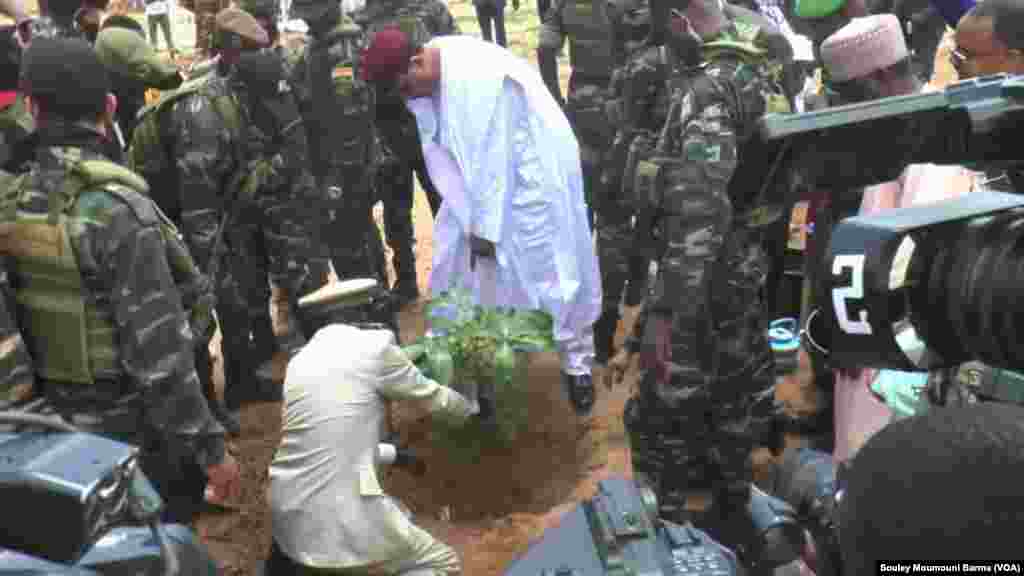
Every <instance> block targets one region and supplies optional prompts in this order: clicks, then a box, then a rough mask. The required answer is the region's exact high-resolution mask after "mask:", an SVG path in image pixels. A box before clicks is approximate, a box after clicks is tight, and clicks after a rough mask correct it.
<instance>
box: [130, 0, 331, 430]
mask: <svg viewBox="0 0 1024 576" xmlns="http://www.w3.org/2000/svg"><path fill="white" fill-rule="evenodd" d="M217 26H218V42H219V48H218V49H219V52H220V57H221V59H220V61H219V63H218V69H217V72H216V73H215V74H210V75H206V76H203V77H201V78H199V79H196V80H194V81H191V82H189V83H186V84H185V85H183V86H182V88H181V89H179V91H178V93H176V94H170V95H167V96H165V98H167V100H165V101H163V102H161V103H157V104H155V105H154V106H153V107H152V108H150V109H148V110H144V111H143V113H142V115H141V116H140V123H139V127H137V128H136V133H135V136H134V139H133V144H132V150H131V157H132V164H133V166H137V167H138V168H137V169H138V170H139V171H140V172H141V173H143V174H144V175H146V176H147V178H149V179H150V181H161V180H162V181H174V182H175V186H174V190H173V191H172V192H173V195H174V196H176V197H172V198H167V199H165V202H167V203H168V204H170V205H175V209H176V217H177V218H178V219H180V221H181V227H182V230H183V232H184V234H185V238H186V240H187V242H188V244H189V248H190V250H191V251H192V253H193V255H194V256H195V258H196V261H197V262H198V263H199V265H200V266H202V267H203V269H208V268H209V266H210V264H209V263H210V260H211V258H215V257H218V256H219V255H218V254H213V253H212V251H213V250H214V248H215V246H214V243H215V241H216V240H217V233H218V231H219V230H220V229H221V228H222V227H223V226H224V224H223V223H224V222H225V218H228V219H230V220H231V223H230V224H231V225H230V226H228V227H227V229H226V230H225V231H224V236H223V238H224V243H223V244H222V245H221V249H223V250H224V251H225V252H226V253H227V255H226V258H225V260H226V261H225V262H224V264H223V266H222V269H223V274H221V275H220V276H219V277H218V278H216V281H217V282H218V285H217V289H218V294H217V301H218V307H217V316H218V319H219V320H220V323H221V334H222V336H223V340H222V341H221V350H222V352H223V357H224V378H225V401H226V403H227V404H228V408H229V409H232V410H235V409H237V408H239V406H240V404H241V402H242V399H243V396H248V394H246V393H247V392H248V391H247V390H245V387H246V386H251V385H252V379H253V376H254V369H255V368H256V365H255V362H254V361H253V360H254V358H253V357H252V355H251V354H250V348H249V344H250V334H251V332H252V326H251V325H250V322H249V318H250V316H249V310H250V308H251V307H252V305H251V304H250V303H249V302H248V295H249V294H248V290H247V288H248V287H252V286H254V285H256V284H257V283H259V282H263V283H266V281H267V273H268V271H269V276H270V281H271V282H272V283H273V284H274V285H275V286H277V287H278V288H279V289H280V290H281V292H282V294H283V299H284V302H283V303H282V304H285V305H283V306H282V307H281V308H282V310H280V312H282V314H283V316H284V320H285V321H284V322H283V323H282V324H283V326H281V330H282V331H281V332H279V333H278V334H277V340H278V348H279V349H280V350H282V351H285V352H291V351H294V350H297V349H298V348H299V347H301V346H302V345H303V344H304V343H305V337H304V335H303V333H302V330H301V327H300V323H299V322H298V320H297V318H296V316H295V311H296V310H297V299H298V298H299V297H300V296H301V295H303V294H305V293H308V292H311V291H313V290H315V289H317V288H319V287H320V285H321V282H320V280H321V279H319V278H314V277H312V276H311V275H310V274H309V266H308V257H309V254H310V253H311V251H313V250H314V246H313V244H312V242H313V238H311V237H310V231H311V230H315V229H316V227H317V226H318V222H319V219H318V214H316V213H315V212H314V210H313V209H314V207H315V199H316V186H315V185H314V182H313V178H312V175H311V174H310V173H309V170H308V168H307V165H306V161H307V156H306V154H307V150H306V139H305V134H304V131H303V130H302V129H301V119H300V118H299V115H298V110H297V108H296V107H295V104H294V101H293V100H292V98H291V94H290V92H287V91H285V92H282V90H286V89H287V87H288V84H287V82H286V81H285V78H284V64H283V62H282V61H281V59H280V57H279V56H278V55H277V54H276V53H274V52H272V51H264V50H261V48H262V47H263V46H266V44H267V41H268V37H267V34H266V32H265V31H264V30H263V29H262V28H261V27H260V26H259V24H258V23H257V22H256V20H255V19H254V18H253V17H252V16H251V15H249V14H248V13H246V12H244V11H242V10H239V9H237V8H229V9H227V10H223V11H221V12H220V13H219V14H218V15H217ZM147 114H152V115H154V116H153V117H152V120H151V124H147V119H146V115H147ZM151 127H159V128H152V129H151ZM154 132H155V133H154ZM153 150H170V151H171V153H170V154H159V153H155V154H154V153H152V151H153ZM168 170H169V172H168ZM254 244H262V250H261V251H260V252H258V253H251V252H250V251H249V250H250V249H251V247H252V246H253V245H254ZM260 257H262V258H265V259H266V261H265V263H263V264H258V263H257V264H256V265H253V262H252V260H253V259H254V258H260ZM260 305H261V306H266V305H267V302H266V301H265V300H264V301H263V302H262V303H260ZM264 383H265V382H264ZM270 392H272V391H270Z"/></svg>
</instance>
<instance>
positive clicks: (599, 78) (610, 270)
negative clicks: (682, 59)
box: [537, 0, 646, 403]
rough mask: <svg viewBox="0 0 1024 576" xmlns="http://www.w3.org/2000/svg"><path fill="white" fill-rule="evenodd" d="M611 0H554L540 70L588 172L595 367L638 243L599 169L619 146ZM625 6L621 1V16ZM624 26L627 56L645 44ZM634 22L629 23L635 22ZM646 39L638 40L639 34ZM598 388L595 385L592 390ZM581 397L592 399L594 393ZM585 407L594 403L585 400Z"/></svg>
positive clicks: (610, 334) (610, 335) (628, 213)
mask: <svg viewBox="0 0 1024 576" xmlns="http://www.w3.org/2000/svg"><path fill="white" fill-rule="evenodd" d="M613 7H614V5H612V4H611V3H608V2H607V0H554V2H553V3H552V5H551V8H550V9H549V10H548V12H547V13H546V14H544V15H543V21H542V25H541V32H540V38H539V46H538V47H537V64H538V66H539V67H540V73H541V76H542V77H543V79H544V83H545V84H546V85H547V87H548V90H550V91H551V94H552V95H553V96H554V97H555V100H557V101H558V102H559V103H560V104H561V105H562V107H563V108H564V109H565V111H566V115H567V116H568V118H569V122H570V123H571V124H572V127H573V130H574V131H575V132H576V138H577V140H579V147H580V160H581V165H582V169H583V191H584V196H585V198H586V202H587V206H588V211H587V215H588V217H589V219H590V223H591V226H592V227H593V228H595V232H596V236H597V254H598V261H599V264H600V268H601V276H602V277H601V290H602V294H604V298H603V302H604V304H603V306H604V310H603V311H602V314H601V317H600V318H599V319H598V321H597V322H596V323H595V324H594V345H595V350H594V352H595V356H594V362H595V363H596V364H599V365H603V364H607V362H608V360H609V358H610V357H611V353H612V350H611V348H612V341H613V339H614V337H615V327H616V326H617V324H618V321H619V302H620V300H621V297H622V292H623V288H624V285H625V282H626V276H627V273H628V271H627V270H626V268H627V264H626V261H627V260H628V255H627V252H628V251H629V248H630V246H631V245H632V242H631V240H632V235H631V230H632V216H633V212H632V210H630V209H629V208H628V207H627V206H624V205H623V203H622V202H621V201H620V199H619V198H618V194H616V193H617V192H618V190H613V189H612V188H611V187H607V186H604V185H603V182H602V177H601V170H602V167H603V166H604V162H605V160H607V158H606V151H607V150H608V148H609V147H610V146H611V144H612V141H613V137H614V134H613V130H614V126H613V124H612V122H611V121H610V119H609V118H608V115H607V111H606V102H607V101H608V99H609V92H608V87H609V83H610V81H611V77H612V72H613V70H614V69H615V66H616V65H617V64H621V63H622V62H621V60H620V61H619V62H617V61H616V59H615V52H616V50H615V49H614V47H613V42H612V27H611V22H610V20H609V14H608V11H609V8H613ZM626 8H627V5H626V3H625V2H623V9H622V13H623V14H626V12H627V10H626ZM622 22H623V24H622V25H621V26H620V27H619V31H621V33H622V38H621V42H622V44H623V48H622V50H623V51H624V50H625V44H626V42H628V41H634V42H635V41H637V40H640V39H642V35H643V34H645V32H646V31H645V30H642V27H641V28H640V30H641V31H640V32H639V34H638V32H637V28H638V27H637V26H630V25H629V24H627V23H626V21H622ZM630 24H631V22H630ZM638 35H639V36H640V38H637V36H638ZM567 36H568V38H569V58H570V60H571V63H572V76H571V77H570V78H569V93H568V95H567V98H566V99H563V98H562V90H561V88H560V87H559V83H558V62H557V57H558V53H559V52H561V49H562V44H563V42H564V41H565V38H566V37H567ZM588 385H589V386H590V387H591V388H592V384H588ZM580 392H581V393H582V394H584V395H586V394H589V395H590V396H593V390H592V389H591V390H589V391H588V390H586V389H583V390H581V391H580ZM581 402H584V403H587V402H592V399H591V400H587V399H586V398H584V399H582V400H581Z"/></svg>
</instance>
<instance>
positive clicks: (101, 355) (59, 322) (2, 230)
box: [0, 160, 194, 385]
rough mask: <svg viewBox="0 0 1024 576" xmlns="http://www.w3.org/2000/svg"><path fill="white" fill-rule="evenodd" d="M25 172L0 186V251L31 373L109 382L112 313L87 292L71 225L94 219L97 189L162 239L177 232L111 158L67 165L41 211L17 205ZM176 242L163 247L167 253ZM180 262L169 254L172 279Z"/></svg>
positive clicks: (115, 370)
mask: <svg viewBox="0 0 1024 576" xmlns="http://www.w3.org/2000/svg"><path fill="white" fill-rule="evenodd" d="M30 177H31V175H30V174H23V175H20V176H17V177H13V176H10V177H9V179H8V180H7V182H4V183H3V185H2V186H0V187H2V191H0V194H2V199H0V203H2V207H0V210H2V212H3V214H4V218H3V222H2V223H0V253H2V254H4V255H5V256H8V257H10V258H11V259H12V260H13V262H14V265H13V270H11V272H12V277H13V278H14V279H15V282H14V283H13V284H14V287H15V299H16V302H17V308H18V313H19V317H20V323H21V328H22V333H23V336H24V338H25V342H26V344H27V346H28V348H29V350H30V352H31V354H32V359H33V364H34V366H35V369H36V373H37V375H38V376H39V377H40V378H42V379H45V380H50V381H55V382H64V383H74V384H83V385H89V384H95V383H96V381H97V380H101V379H105V380H114V379H116V378H117V377H118V375H120V374H121V372H122V370H121V365H120V352H119V348H118V344H117V332H116V327H115V324H114V319H113V314H112V311H111V310H110V308H100V307H98V306H97V305H96V298H94V297H89V295H88V291H89V288H88V286H87V285H86V284H85V283H84V282H83V279H82V274H81V270H80V268H79V266H78V257H77V255H76V253H75V247H74V246H73V244H72V236H73V234H74V227H76V226H78V225H79V222H80V221H82V220H86V219H95V218H96V217H97V209H98V210H99V214H100V215H101V214H102V211H103V202H104V201H105V200H104V199H103V197H102V193H104V192H105V193H108V194H111V195H113V196H114V197H115V198H117V199H118V200H119V201H121V202H124V203H125V204H127V205H128V206H129V208H131V209H132V211H133V212H134V213H135V214H136V216H138V217H139V218H140V219H143V221H144V223H146V224H156V225H158V226H159V227H160V229H161V232H162V234H163V236H164V238H165V239H167V238H169V237H170V238H175V237H177V229H175V228H174V225H173V224H171V223H170V221H169V220H167V218H166V216H163V214H161V213H160V211H159V210H152V211H149V210H147V209H146V208H145V207H143V206H140V205H139V200H140V199H139V197H138V196H136V195H135V194H134V193H138V194H145V193H147V192H148V190H149V187H148V186H147V184H146V182H145V181H144V180H143V179H142V178H141V177H139V176H138V175H136V174H135V173H133V172H132V171H130V170H128V169H127V168H124V167H122V166H119V165H117V164H114V163H112V162H109V161H106V160H84V161H79V162H76V163H75V164H73V165H72V166H71V167H70V169H69V170H68V172H67V175H66V177H65V179H64V181H63V182H62V183H61V186H60V188H58V189H55V190H53V191H51V192H50V194H49V203H48V207H49V210H48V213H47V214H38V213H25V212H21V211H20V210H19V205H21V204H22V203H23V202H25V201H26V200H27V196H28V194H29V193H30V192H31V190H30V189H29V188H28V186H27V184H28V181H29V178H30ZM154 208H155V207H154ZM154 214H155V216H154ZM154 218H155V221H154ZM179 242H180V239H179ZM165 244H166V243H165ZM182 247H183V245H181V244H180V243H179V244H177V245H176V246H175V247H174V248H172V247H171V246H170V245H168V253H169V254H170V252H171V251H172V250H175V249H180V248H182ZM185 256H186V257H187V251H186V252H185ZM186 260H187V261H186ZM186 260H183V259H182V258H181V257H180V254H179V255H178V256H177V257H175V258H173V259H172V262H171V265H172V275H174V276H175V277H176V279H178V278H183V277H185V276H188V275H189V273H190V272H194V263H191V258H190V257H188V258H186ZM189 263H191V264H192V269H188V264H189Z"/></svg>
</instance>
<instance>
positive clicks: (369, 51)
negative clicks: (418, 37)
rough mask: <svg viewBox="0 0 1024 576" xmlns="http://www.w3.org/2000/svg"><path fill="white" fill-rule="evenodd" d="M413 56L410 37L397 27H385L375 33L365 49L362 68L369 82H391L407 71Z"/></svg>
mask: <svg viewBox="0 0 1024 576" xmlns="http://www.w3.org/2000/svg"><path fill="white" fill-rule="evenodd" d="M410 58H412V46H411V45H410V44H409V37H408V36H406V34H405V32H402V31H401V30H400V29H398V28H397V27H389V28H384V29H383V30H381V31H380V32H377V33H376V34H374V35H373V39H372V40H371V41H370V45H369V46H368V47H367V48H366V49H365V50H363V53H362V62H361V66H360V68H361V70H362V77H363V80H365V81H367V82H389V81H393V80H394V79H395V78H397V77H398V75H399V74H402V73H403V72H405V71H406V70H407V69H408V67H409V59H410Z"/></svg>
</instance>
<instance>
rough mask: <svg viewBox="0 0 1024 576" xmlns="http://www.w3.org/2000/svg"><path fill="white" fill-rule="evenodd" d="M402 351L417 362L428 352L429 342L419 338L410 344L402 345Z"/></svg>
mask: <svg viewBox="0 0 1024 576" xmlns="http://www.w3.org/2000/svg"><path fill="white" fill-rule="evenodd" d="M402 352H404V353H405V355H406V356H407V357H408V358H409V360H411V361H412V362H413V363H414V364H415V363H416V361H417V360H419V359H420V357H421V356H423V355H424V354H426V353H427V344H426V342H423V341H422V339H421V340H417V341H416V342H413V343H412V344H409V345H408V346H402Z"/></svg>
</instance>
